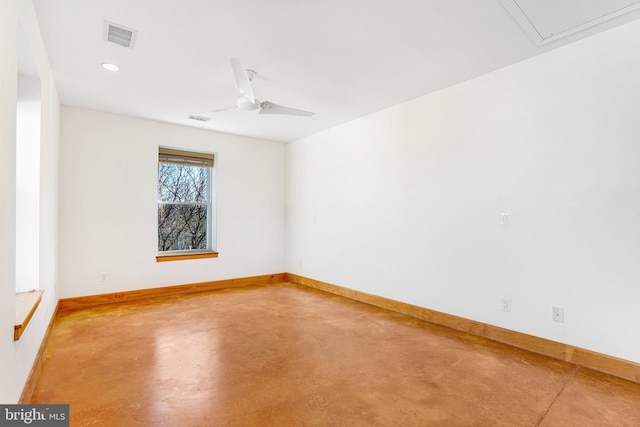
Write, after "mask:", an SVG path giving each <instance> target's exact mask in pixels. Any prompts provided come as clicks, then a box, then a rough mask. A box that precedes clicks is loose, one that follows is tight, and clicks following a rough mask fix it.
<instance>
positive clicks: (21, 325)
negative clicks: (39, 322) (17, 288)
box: [13, 289, 44, 341]
mask: <svg viewBox="0 0 640 427" xmlns="http://www.w3.org/2000/svg"><path fill="white" fill-rule="evenodd" d="M43 292H44V290H42V289H41V290H37V291H31V292H20V293H18V294H16V324H15V326H14V330H13V340H14V341H18V340H19V339H20V337H21V336H22V333H23V332H24V330H25V329H26V327H27V325H28V324H29V321H30V320H31V318H32V317H33V313H35V312H36V308H38V305H39V304H40V301H42V293H43Z"/></svg>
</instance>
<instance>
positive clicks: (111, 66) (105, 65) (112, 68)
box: [102, 62, 120, 71]
mask: <svg viewBox="0 0 640 427" xmlns="http://www.w3.org/2000/svg"><path fill="white" fill-rule="evenodd" d="M102 68H104V69H105V70H109V71H118V70H119V69H120V67H118V66H117V65H116V64H110V63H108V62H103V63H102Z"/></svg>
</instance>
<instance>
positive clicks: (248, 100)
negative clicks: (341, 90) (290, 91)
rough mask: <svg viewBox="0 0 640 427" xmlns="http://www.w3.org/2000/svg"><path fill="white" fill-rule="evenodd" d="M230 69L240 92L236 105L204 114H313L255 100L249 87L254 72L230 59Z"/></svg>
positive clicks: (238, 61)
mask: <svg viewBox="0 0 640 427" xmlns="http://www.w3.org/2000/svg"><path fill="white" fill-rule="evenodd" d="M231 69H232V70H233V77H234V79H235V81H236V87H237V88H238V92H240V98H238V100H237V101H236V105H234V106H232V107H229V108H224V109H221V110H211V111H204V113H207V112H211V113H217V112H222V111H228V110H235V109H240V110H245V111H252V110H258V114H282V115H287V116H305V117H310V116H313V115H314V114H315V113H312V112H310V111H304V110H298V109H297V108H291V107H285V106H284V105H278V104H274V103H273V102H271V101H260V100H258V99H256V97H255V96H254V94H253V88H252V87H251V81H252V80H253V78H254V77H255V76H256V72H255V71H253V70H246V69H245V68H244V67H243V66H242V63H241V62H240V60H239V59H236V58H231ZM193 117H202V116H193ZM203 118H204V117H203ZM200 120H202V119H200Z"/></svg>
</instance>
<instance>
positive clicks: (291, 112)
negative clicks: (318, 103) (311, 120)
mask: <svg viewBox="0 0 640 427" xmlns="http://www.w3.org/2000/svg"><path fill="white" fill-rule="evenodd" d="M260 107H261V108H260V111H258V114H284V115H287V116H305V117H311V116H313V115H314V114H315V113H312V112H310V111H304V110H298V109H296V108H290V107H285V106H283V105H278V104H274V103H273V102H269V101H264V102H263V103H261V104H260Z"/></svg>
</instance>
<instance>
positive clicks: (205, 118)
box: [189, 114, 211, 122]
mask: <svg viewBox="0 0 640 427" xmlns="http://www.w3.org/2000/svg"><path fill="white" fill-rule="evenodd" d="M189 118H190V119H191V120H199V121H201V122H208V121H209V120H211V117H205V116H199V115H197V114H192V115H190V116H189Z"/></svg>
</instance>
